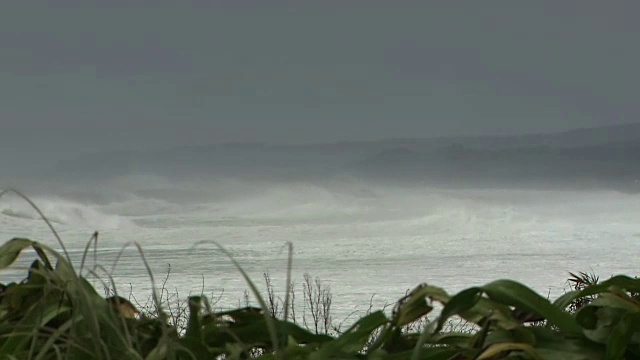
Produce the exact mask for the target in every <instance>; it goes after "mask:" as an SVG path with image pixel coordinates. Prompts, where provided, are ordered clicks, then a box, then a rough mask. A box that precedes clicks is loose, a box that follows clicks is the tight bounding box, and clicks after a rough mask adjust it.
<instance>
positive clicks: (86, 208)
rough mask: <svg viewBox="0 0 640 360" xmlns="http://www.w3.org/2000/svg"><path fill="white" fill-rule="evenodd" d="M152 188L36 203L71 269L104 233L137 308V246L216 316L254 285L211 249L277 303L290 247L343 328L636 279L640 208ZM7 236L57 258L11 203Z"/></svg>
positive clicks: (43, 229)
mask: <svg viewBox="0 0 640 360" xmlns="http://www.w3.org/2000/svg"><path fill="white" fill-rule="evenodd" d="M138 180H140V179H138ZM151 180H154V179H142V180H141V181H139V182H138V183H137V185H136V186H133V185H132V184H135V181H133V182H132V181H131V180H130V179H129V180H128V182H126V181H123V182H122V183H120V184H119V188H118V190H117V191H114V192H113V193H110V192H109V191H108V190H105V189H107V188H103V189H101V190H96V188H89V189H88V190H83V191H82V192H79V191H78V192H77V193H74V192H73V191H70V192H62V193H59V194H56V193H54V192H52V193H51V194H43V193H42V192H39V193H38V194H37V195H35V196H33V197H32V200H33V201H34V202H35V203H36V204H37V205H38V206H39V207H40V209H41V210H42V211H43V212H44V213H45V214H46V215H47V217H48V218H49V220H50V221H51V222H52V224H53V225H54V227H55V228H56V230H57V231H58V233H59V234H60V236H61V238H62V239H63V241H64V245H65V247H66V250H67V251H68V252H69V255H70V256H71V258H72V259H73V261H74V263H75V264H76V265H78V264H79V262H80V259H81V257H82V254H83V252H84V248H85V246H86V244H87V241H88V240H89V238H90V236H91V234H92V233H93V232H94V231H98V232H99V238H98V249H97V251H96V252H95V253H94V251H93V249H92V250H91V251H90V252H89V254H88V259H87V268H93V266H94V264H95V263H97V264H100V265H102V267H101V268H96V272H97V273H98V275H99V277H101V278H102V279H107V275H106V274H107V273H110V274H111V276H112V277H113V279H114V281H115V285H116V286H117V288H118V290H119V291H120V293H122V294H124V296H127V295H128V294H129V293H131V292H132V293H133V294H134V295H135V296H136V298H137V299H139V300H140V299H145V298H146V297H148V296H149V294H150V291H151V281H150V280H149V275H148V274H147V271H146V269H145V265H144V263H143V261H142V260H141V256H140V254H139V253H138V250H137V248H136V247H135V246H133V245H131V244H132V243H133V242H137V243H139V244H140V245H141V247H142V249H143V251H144V256H145V258H146V261H147V262H148V264H149V266H150V268H151V270H152V272H153V274H154V278H155V281H156V283H157V284H158V286H159V285H161V284H162V283H165V277H166V275H167V272H168V271H169V277H168V279H167V280H166V283H165V287H166V288H167V289H168V290H169V291H170V292H172V293H175V292H178V293H179V294H180V296H182V297H184V298H186V296H187V295H188V294H189V293H192V294H200V293H201V292H204V293H205V294H206V295H209V296H211V297H212V298H214V300H217V303H216V306H217V307H219V308H228V307H232V306H238V305H239V304H240V303H242V301H243V300H242V298H243V295H244V292H245V290H247V289H248V286H247V285H246V283H245V281H244V280H243V278H242V276H241V274H240V273H239V272H238V271H237V270H236V269H235V268H234V266H233V264H232V262H231V261H230V260H229V259H228V258H227V257H226V256H225V255H224V254H222V253H221V252H220V251H219V250H218V249H217V248H216V246H215V245H214V244H213V243H212V241H216V242H218V243H220V244H221V245H223V246H224V247H225V248H226V249H227V250H229V252H231V254H233V256H234V258H235V259H236V260H237V261H238V262H239V263H240V265H241V266H242V267H243V268H244V269H245V270H246V271H247V273H248V274H249V275H250V276H251V277H252V278H253V279H254V280H256V282H257V284H258V285H259V287H261V288H264V282H263V273H265V272H268V273H269V274H270V275H271V278H272V281H273V284H274V285H275V287H276V292H277V294H278V295H279V296H283V295H284V288H285V275H286V268H287V250H286V246H285V244H286V243H287V242H291V243H292V244H293V280H294V281H295V283H296V285H295V286H296V289H297V290H298V291H301V286H302V279H303V274H305V273H308V274H310V275H311V276H313V277H314V278H315V277H317V278H319V279H320V280H321V281H322V282H323V283H324V284H326V285H329V286H330V289H331V292H332V294H333V302H332V313H333V317H334V319H336V320H340V319H343V318H346V317H347V316H349V314H352V313H353V312H354V311H355V312H358V311H365V310H366V309H367V308H368V307H369V302H370V301H372V303H373V305H374V307H382V306H384V304H386V303H393V302H394V301H395V300H397V299H398V298H400V297H401V296H403V295H404V294H405V292H406V291H407V290H409V289H412V288H414V287H415V286H417V285H418V284H420V283H423V282H426V283H429V284H433V285H437V286H442V287H444V288H445V289H446V290H448V291H449V292H455V291H459V290H462V289H464V288H466V287H469V286H474V285H482V284H484V283H487V282H489V281H492V280H495V279H498V278H510V279H514V280H518V281H522V282H525V283H526V284H527V285H529V286H530V287H532V288H533V289H534V290H536V291H538V292H540V293H541V294H542V295H544V296H547V295H549V296H550V297H552V298H554V297H556V296H558V295H560V294H562V293H563V292H564V291H565V290H566V289H567V284H566V279H567V275H568V272H569V271H573V272H577V271H587V272H589V271H593V272H595V273H597V274H598V275H600V277H601V278H607V277H609V276H611V275H614V274H620V273H625V274H628V275H635V274H637V273H638V266H637V264H638V263H639V262H638V260H640V250H639V249H638V246H637V244H638V241H640V196H634V195H628V194H622V193H618V192H614V191H566V190H565V191H551V190H549V191H544V190H515V189H509V190H503V189H458V190H451V189H448V190H445V189H437V188H429V187H420V186H415V187H410V188H409V187H402V186H376V185H371V184H366V183H361V182H357V181H346V182H335V183H315V184H311V183H302V182H300V183H295V182H291V183H287V184H277V183H260V182H252V183H243V184H240V183H238V182H228V183H224V184H220V183H211V184H199V185H198V188H197V189H196V188H195V187H194V186H192V185H193V184H173V183H172V184H167V183H164V182H162V181H155V180H154V181H151ZM123 189H124V190H123ZM92 191H93V192H92ZM96 193H100V194H99V195H100V196H95V194H96ZM87 194H93V195H92V196H88V195H87ZM0 237H1V239H2V241H7V240H9V239H11V238H14V237H28V238H31V239H33V240H37V241H40V242H43V243H44V244H47V245H49V246H51V247H53V248H55V249H60V246H59V244H58V243H57V242H56V240H55V238H54V236H53V235H52V233H51V231H50V230H49V229H48V227H47V226H46V224H45V223H44V222H43V221H42V220H40V219H39V217H38V215H37V213H36V212H35V210H33V209H32V208H30V206H29V205H28V204H27V203H26V202H25V201H23V200H22V199H20V198H18V197H16V196H12V195H7V196H6V197H4V198H2V199H0ZM118 254H121V256H120V257H119V260H118V262H117V263H116V264H114V261H115V260H116V258H118ZM34 257H35V255H34V254H33V253H29V252H27V253H25V254H24V255H23V257H22V258H21V259H20V261H18V262H16V263H15V264H14V266H12V268H11V269H7V270H2V271H0V282H9V281H18V280H20V279H22V278H23V277H24V276H25V275H26V269H27V267H28V265H29V263H30V262H31V261H32V260H33V259H34ZM94 257H95V258H94ZM96 260H97V261H96ZM94 283H95V284H96V286H97V287H98V288H100V283H99V282H98V280H94ZM300 296H301V295H300Z"/></svg>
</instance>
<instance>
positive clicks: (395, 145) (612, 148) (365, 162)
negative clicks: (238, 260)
mask: <svg viewBox="0 0 640 360" xmlns="http://www.w3.org/2000/svg"><path fill="white" fill-rule="evenodd" d="M129 173H153V174H159V175H165V176H174V177H176V176H177V177H179V176H185V177H190V176H238V177H253V178H258V179H260V178H273V179H276V180H277V179H280V178H295V177H299V178H305V177H321V176H331V175H334V174H340V173H349V174H354V175H356V176H362V177H366V178H368V179H378V178H379V179H387V180H401V179H402V180H412V181H413V180H415V181H418V180H419V181H433V182H440V183H457V182H465V183H469V184H480V183H494V184H503V183H520V184H527V183H534V182H545V183H546V182H555V183H559V182H562V183H566V184H567V186H570V185H571V184H582V183H584V184H607V186H609V185H611V184H622V185H620V186H623V185H624V186H626V184H629V183H630V182H634V181H635V180H636V179H638V178H640V123H634V124H621V125H620V124H619V125H611V126H601V127H595V128H584V129H574V130H569V131H564V132H558V133H549V134H525V135H515V136H465V137H438V138H428V139H387V140H379V141H358V142H340V143H334V144H309V145H270V144H262V143H247V144H242V143H240V144H221V145H210V146H194V147H189V146H184V147H180V148H174V149H167V150H165V151H156V152H148V153H142V152H120V153H116V152H114V153H101V154H95V155H86V156H83V157H81V158H78V159H75V160H72V161H66V162H64V163H60V164H58V166H57V171H56V175H59V176H77V177H79V178H91V177H104V176H118V175H122V174H129ZM616 186H617V185H616ZM633 188H634V187H633V186H632V187H631V189H633Z"/></svg>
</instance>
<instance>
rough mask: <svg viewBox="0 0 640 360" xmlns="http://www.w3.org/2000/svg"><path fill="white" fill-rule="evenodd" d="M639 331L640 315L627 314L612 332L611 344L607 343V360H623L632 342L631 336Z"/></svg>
mask: <svg viewBox="0 0 640 360" xmlns="http://www.w3.org/2000/svg"><path fill="white" fill-rule="evenodd" d="M638 330H640V314H638V313H629V314H625V315H624V316H623V317H622V318H621V319H620V321H619V322H618V323H617V324H616V325H615V327H614V328H613V331H612V332H611V335H610V337H609V342H608V343H607V352H606V356H605V359H608V360H617V359H622V358H623V357H624V354H625V352H626V350H627V345H628V344H629V341H630V340H631V336H632V335H633V334H634V333H636V332H638Z"/></svg>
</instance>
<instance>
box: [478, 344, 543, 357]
mask: <svg viewBox="0 0 640 360" xmlns="http://www.w3.org/2000/svg"><path fill="white" fill-rule="evenodd" d="M506 351H522V352H525V353H527V355H529V356H530V357H531V358H532V359H535V360H543V359H542V357H540V356H539V355H538V354H537V353H536V352H535V350H534V349H533V346H531V345H529V344H522V343H498V344H493V345H490V346H489V347H488V348H487V349H485V350H484V351H483V352H482V353H481V354H480V356H478V357H477V360H486V359H492V358H496V357H497V356H498V355H500V354H502V353H504V352H506Z"/></svg>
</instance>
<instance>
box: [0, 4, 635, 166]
mask: <svg viewBox="0 0 640 360" xmlns="http://www.w3.org/2000/svg"><path fill="white" fill-rule="evenodd" d="M638 14H640V1H637V0H630V1H622V0H621V1H591V0H580V1H558V0H537V1H514V0H505V1H489V0H487V1H478V0H470V1H454V0H444V1H427V0H423V1H401V0H388V1H376V0H368V1H347V0H340V1H320V0H318V1H304V0H298V1H279V0H253V1H242V0H234V1H213V0H211V1H205V0H200V1H195V0H194V1H179V0H171V1H162V0H150V1H136V0H92V1H89V0H77V1H70V0H64V1H63V0H59V1H54V0H50V1H37V0H21V1H9V0H5V1H4V2H3V3H2V5H0V121H1V128H0V141H1V142H2V145H1V146H0V148H1V149H4V151H5V155H6V154H7V151H9V152H10V151H12V149H15V148H16V147H17V146H18V145H21V148H22V149H25V148H26V147H33V148H34V149H42V148H44V147H46V148H48V149H50V150H51V151H58V150H64V149H66V150H69V149H84V150H87V149H91V150H111V149H126V148H143V147H163V146H174V145H185V144H190V143H197V144H203V143H217V142H237V141H265V142H274V143H290V142H297V143H306V142H328V141H338V140H350V139H352V140H363V139H364V140H366V139H378V138H387V137H428V136H437V135H456V134H508V133H521V132H537V131H555V130H561V129H567V128H572V127H586V126H594V125H604V124H609V123H620V122H636V121H640V101H639V99H638V94H640V91H639V90H638V85H639V84H640V71H639V70H640V69H639V66H640V65H639V64H640V45H639V44H640V40H639V39H640V21H638ZM24 151H29V150H26V149H25V150H24Z"/></svg>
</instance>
